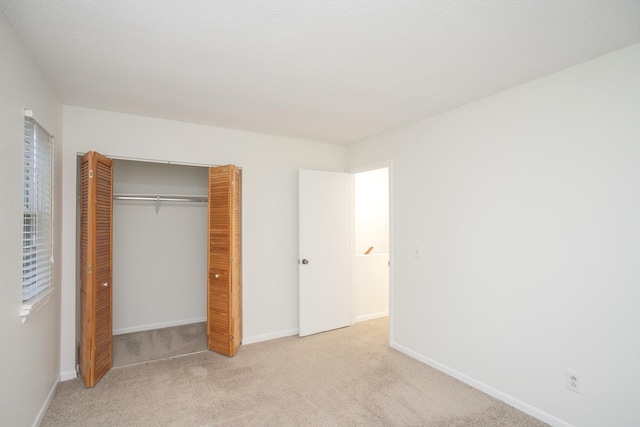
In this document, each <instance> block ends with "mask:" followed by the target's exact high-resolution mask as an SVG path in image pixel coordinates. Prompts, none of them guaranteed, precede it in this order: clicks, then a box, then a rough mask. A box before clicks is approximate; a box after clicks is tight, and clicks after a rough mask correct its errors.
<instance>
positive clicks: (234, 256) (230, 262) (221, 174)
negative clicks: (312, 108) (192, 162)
mask: <svg viewBox="0 0 640 427" xmlns="http://www.w3.org/2000/svg"><path fill="white" fill-rule="evenodd" d="M241 187H242V185H241V174H240V170H239V169H238V168H237V167H236V166H233V165H227V166H221V167H215V168H210V169H209V238H208V245H207V259H208V275H207V276H208V280H207V282H208V283H207V337H208V347H209V350H212V351H215V352H216V353H220V354H224V355H226V356H234V355H235V354H236V352H237V351H238V348H239V347H240V344H241V342H242V259H241V257H242V248H241Z"/></svg>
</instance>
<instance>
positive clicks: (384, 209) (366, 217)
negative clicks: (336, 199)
mask: <svg viewBox="0 0 640 427" xmlns="http://www.w3.org/2000/svg"><path fill="white" fill-rule="evenodd" d="M389 212H390V205H389V167H388V166H385V167H379V168H376V169H369V170H363V171H359V172H354V173H353V245H352V246H353V254H352V260H351V292H352V312H353V315H352V319H353V323H356V322H363V321H366V320H370V319H375V318H378V317H386V316H389V278H390V274H389V264H390V262H389V261H390V258H389V254H390V237H389V236H390V230H389V224H390V221H389Z"/></svg>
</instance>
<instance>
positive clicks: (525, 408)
mask: <svg viewBox="0 0 640 427" xmlns="http://www.w3.org/2000/svg"><path fill="white" fill-rule="evenodd" d="M390 346H391V347H392V348H394V349H396V350H398V351H399V352H401V353H404V354H406V355H407V356H409V357H412V358H414V359H416V360H418V361H420V362H422V363H424V364H426V365H429V366H431V367H432V368H434V369H437V370H438V371H441V372H444V373H445V374H447V375H449V376H451V377H453V378H455V379H457V380H460V381H462V382H463V383H465V384H467V385H470V386H471V387H473V388H476V389H478V390H480V391H482V392H484V393H486V394H488V395H489V396H492V397H495V398H496V399H498V400H501V401H503V402H504V403H506V404H507V405H510V406H513V407H514V408H516V409H519V410H521V411H522V412H524V413H525V414H528V415H531V416H532V417H534V418H537V419H539V420H540V421H543V422H545V423H547V424H549V425H551V426H554V427H573V425H572V424H569V423H568V422H566V421H563V420H561V419H559V418H556V417H554V416H553V415H551V414H548V413H546V412H544V411H542V410H540V409H538V408H535V407H533V406H531V405H529V404H528V403H525V402H523V401H521V400H518V399H516V398H515V397H513V396H510V395H508V394H506V393H503V392H501V391H500V390H496V389H495V388H493V387H491V386H488V385H486V384H484V383H482V382H480V381H477V380H475V379H473V378H471V377H469V376H467V375H465V374H463V373H461V372H458V371H456V370H455V369H451V368H450V367H448V366H445V365H443V364H442V363H439V362H436V361H435V360H433V359H429V358H428V357H426V356H423V355H422V354H420V353H417V352H415V351H413V350H410V349H408V348H406V347H404V346H402V345H400V344H398V343H396V342H391V344H390Z"/></svg>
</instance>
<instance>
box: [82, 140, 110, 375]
mask: <svg viewBox="0 0 640 427" xmlns="http://www.w3.org/2000/svg"><path fill="white" fill-rule="evenodd" d="M80 207H81V219H80V252H81V253H80V352H79V360H78V363H79V366H80V375H81V376H82V378H83V379H84V384H85V386H86V387H93V386H94V385H95V384H96V383H97V382H98V381H99V380H100V378H102V377H103V376H104V374H106V373H107V371H109V369H111V365H112V333H113V331H112V317H113V311H112V301H113V293H112V292H113V291H112V283H111V280H112V276H113V265H112V251H113V234H112V228H113V227H112V225H113V163H112V160H111V159H109V158H107V157H105V156H102V155H100V154H98V153H96V152H89V153H87V154H85V155H84V156H83V157H82V162H81V183H80Z"/></svg>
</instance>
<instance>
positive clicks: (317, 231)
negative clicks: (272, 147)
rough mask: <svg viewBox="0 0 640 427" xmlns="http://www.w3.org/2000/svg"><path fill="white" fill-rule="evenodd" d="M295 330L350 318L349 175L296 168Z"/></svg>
mask: <svg viewBox="0 0 640 427" xmlns="http://www.w3.org/2000/svg"><path fill="white" fill-rule="evenodd" d="M298 189H299V192H298V226H299V230H298V239H299V242H298V250H299V253H298V255H299V256H298V276H299V297H300V300H299V316H300V317H299V335H300V336H301V337H302V336H305V335H311V334H315V333H318V332H324V331H329V330H331V329H336V328H341V327H344V326H349V324H350V323H351V282H350V275H351V271H350V260H351V256H350V255H351V176H350V175H349V174H346V173H338V172H323V171H312V170H305V169H301V170H300V175H299V186H298Z"/></svg>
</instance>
